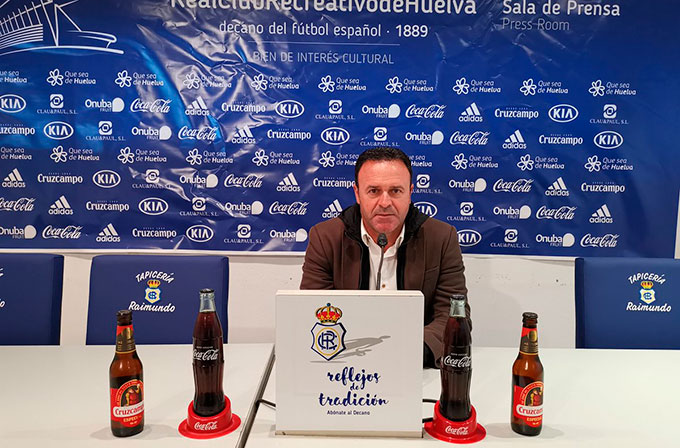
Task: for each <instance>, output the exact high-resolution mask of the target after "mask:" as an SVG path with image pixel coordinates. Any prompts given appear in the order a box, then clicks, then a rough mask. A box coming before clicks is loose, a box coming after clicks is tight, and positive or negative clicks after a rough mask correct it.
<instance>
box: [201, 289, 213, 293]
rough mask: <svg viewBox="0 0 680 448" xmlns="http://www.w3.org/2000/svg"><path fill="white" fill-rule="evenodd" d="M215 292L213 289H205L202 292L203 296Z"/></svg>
mask: <svg viewBox="0 0 680 448" xmlns="http://www.w3.org/2000/svg"><path fill="white" fill-rule="evenodd" d="M214 292H215V290H214V289H211V288H203V289H201V291H200V293H201V294H213V293H214Z"/></svg>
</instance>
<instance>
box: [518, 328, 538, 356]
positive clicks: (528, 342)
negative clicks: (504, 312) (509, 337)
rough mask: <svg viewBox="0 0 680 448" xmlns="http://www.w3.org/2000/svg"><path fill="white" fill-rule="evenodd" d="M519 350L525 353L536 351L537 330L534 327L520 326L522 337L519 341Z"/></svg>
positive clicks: (533, 353) (535, 352) (532, 353)
mask: <svg viewBox="0 0 680 448" xmlns="http://www.w3.org/2000/svg"><path fill="white" fill-rule="evenodd" d="M519 351H520V352H521V353H524V354H526V355H535V354H537V353H538V331H537V330H536V329H535V328H527V327H522V338H521V339H520V341H519Z"/></svg>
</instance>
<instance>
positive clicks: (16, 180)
mask: <svg viewBox="0 0 680 448" xmlns="http://www.w3.org/2000/svg"><path fill="white" fill-rule="evenodd" d="M2 186H3V187H5V188H25V187H26V183H25V182H24V178H23V177H21V173H20V172H19V170H18V169H16V168H14V169H13V170H12V172H11V173H9V174H8V175H7V176H6V177H5V179H4V180H3V181H2Z"/></svg>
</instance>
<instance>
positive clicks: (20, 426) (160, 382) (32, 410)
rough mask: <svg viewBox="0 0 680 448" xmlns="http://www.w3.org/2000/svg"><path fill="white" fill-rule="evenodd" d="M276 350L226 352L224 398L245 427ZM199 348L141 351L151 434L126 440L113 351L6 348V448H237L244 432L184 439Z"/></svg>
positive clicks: (0, 359)
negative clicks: (114, 427)
mask: <svg viewBox="0 0 680 448" xmlns="http://www.w3.org/2000/svg"><path fill="white" fill-rule="evenodd" d="M272 348H273V346H272V344H226V345H225V346H224V358H225V369H224V372H225V373H224V392H225V394H226V395H227V396H228V397H229V399H230V400H231V404H232V410H233V412H234V413H236V414H237V415H238V416H239V417H241V419H242V420H243V421H244V422H245V421H246V419H247V417H248V412H249V410H250V409H251V405H252V403H253V400H254V398H255V394H256V392H257V391H258V388H259V386H260V384H261V382H262V381H263V378H262V375H263V373H264V372H265V370H266V369H265V367H266V366H267V363H268V361H269V359H270V354H271V352H272ZM191 349H192V348H191V345H138V346H137V352H138V354H139V357H140V359H141V360H142V364H143V365H144V385H145V396H144V407H145V425H144V431H142V432H141V433H140V434H138V435H136V436H132V437H126V438H124V439H118V438H116V437H114V436H113V435H112V434H111V430H110V423H109V374H108V372H109V364H110V363H111V360H112V359H113V355H114V347H113V346H87V347H83V346H63V347H0V446H1V447H7V448H9V447H12V448H14V447H23V446H30V447H41V448H42V447H69V448H71V447H96V446H114V445H115V446H147V447H151V446H163V447H187V446H220V447H235V446H236V445H237V442H238V441H239V438H240V436H241V435H242V431H243V424H242V425H241V426H240V427H239V428H238V429H237V430H236V431H235V432H233V433H231V434H229V435H227V436H224V437H220V438H217V439H211V440H192V439H186V438H184V437H182V436H181V435H180V434H179V432H178V431H177V427H178V425H179V423H180V422H181V421H182V420H183V419H185V418H186V416H187V407H188V405H189V403H190V402H191V400H192V399H193V395H194V380H193V371H192V368H191V359H192V358H191Z"/></svg>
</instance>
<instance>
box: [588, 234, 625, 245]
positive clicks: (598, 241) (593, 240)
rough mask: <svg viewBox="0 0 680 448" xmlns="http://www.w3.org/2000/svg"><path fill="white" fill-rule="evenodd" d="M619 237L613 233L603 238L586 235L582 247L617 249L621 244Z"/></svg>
mask: <svg viewBox="0 0 680 448" xmlns="http://www.w3.org/2000/svg"><path fill="white" fill-rule="evenodd" d="M618 240H619V235H618V234H616V235H614V234H613V233H607V234H605V235H602V236H592V235H591V234H590V233H586V234H585V235H583V238H581V247H609V248H611V247H616V244H617V243H618V242H619V241H618Z"/></svg>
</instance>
